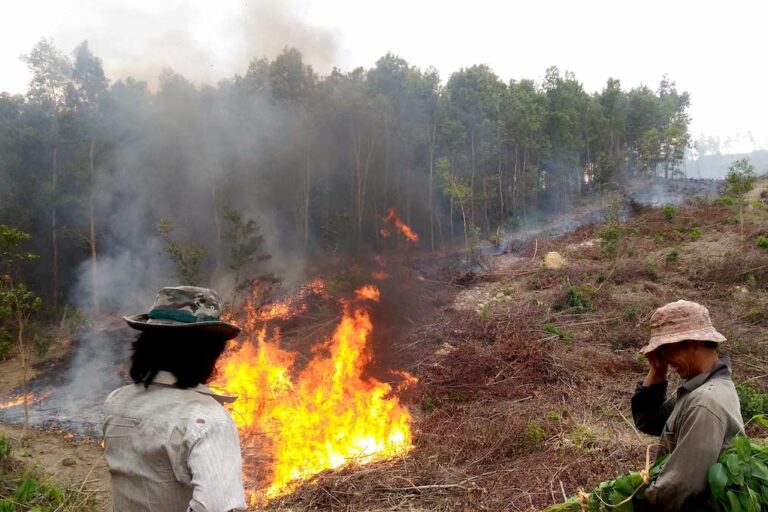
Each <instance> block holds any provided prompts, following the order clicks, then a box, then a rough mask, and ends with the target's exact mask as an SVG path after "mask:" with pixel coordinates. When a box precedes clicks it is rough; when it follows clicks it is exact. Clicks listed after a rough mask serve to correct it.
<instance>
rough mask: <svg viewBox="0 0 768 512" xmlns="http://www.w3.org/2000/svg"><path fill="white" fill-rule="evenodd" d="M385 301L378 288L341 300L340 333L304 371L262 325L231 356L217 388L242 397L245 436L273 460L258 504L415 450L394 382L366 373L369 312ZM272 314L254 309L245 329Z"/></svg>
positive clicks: (235, 409) (236, 413)
mask: <svg viewBox="0 0 768 512" xmlns="http://www.w3.org/2000/svg"><path fill="white" fill-rule="evenodd" d="M317 286H319V285H316V286H315V288H313V290H315V291H316V290H317ZM300 295H301V293H300ZM378 300H379V290H378V289H377V288H376V287H374V286H371V285H368V286H364V287H362V288H360V289H359V290H357V292H356V294H355V297H354V298H352V299H348V300H342V302H341V304H342V313H343V314H342V317H341V320H340V322H339V324H338V325H337V326H336V328H335V330H334V332H333V334H332V335H331V336H330V338H329V339H328V340H326V341H322V342H320V343H318V344H316V345H314V346H313V348H312V358H311V360H310V361H309V362H308V363H306V364H305V365H304V366H303V368H301V370H299V371H298V372H297V371H296V369H295V364H296V362H297V358H298V354H297V353H295V352H291V351H288V350H285V349H283V348H281V346H280V335H279V333H273V334H272V335H271V336H270V335H268V331H267V326H266V324H264V323H263V322H262V323H261V324H260V325H261V327H260V328H258V329H257V330H254V331H250V332H247V335H246V340H245V342H243V343H242V344H241V345H240V346H239V347H238V348H237V349H235V350H234V351H232V352H231V353H230V354H228V355H227V357H226V359H225V360H224V362H223V365H222V367H221V369H220V379H219V381H218V382H217V383H216V385H218V386H219V387H222V388H224V389H225V390H226V391H227V392H229V393H231V394H234V395H238V396H239V399H238V400H237V401H236V402H234V403H233V404H232V407H231V412H232V416H233V418H234V419H235V422H236V423H237V425H238V427H239V429H240V432H241V436H242V437H243V438H244V439H250V440H252V439H260V440H262V441H261V442H259V445H260V448H261V449H262V450H263V451H264V452H265V455H266V456H267V457H266V458H267V459H270V462H269V463H270V467H269V477H268V482H267V484H266V487H264V488H262V490H261V491H260V492H259V495H255V496H254V497H253V499H254V500H255V501H259V500H260V499H264V498H271V497H274V496H277V495H280V494H281V493H284V492H286V491H288V490H290V489H291V488H292V485H293V484H294V483H295V482H296V481H298V480H300V479H305V478H308V477H310V476H312V475H314V474H316V473H318V472H320V471H323V470H325V469H332V468H337V467H339V466H341V465H343V464H346V463H367V462H371V461H374V460H380V459H383V458H387V457H391V456H394V455H397V454H401V453H404V452H406V451H408V450H409V449H410V447H411V430H410V423H411V416H410V414H409V413H408V410H407V409H406V408H405V407H404V406H403V405H402V404H401V403H400V401H399V400H398V398H397V397H396V396H393V391H394V390H393V388H392V386H391V385H389V384H387V383H385V382H381V381H379V380H377V379H375V378H373V377H366V376H364V372H365V370H366V366H367V365H368V364H369V363H370V362H371V358H372V354H371V347H370V343H369V335H370V333H371V331H372V329H373V325H372V323H371V317H370V310H369V308H370V305H371V303H372V302H376V301H378ZM284 304H289V305H290V306H291V307H293V308H294V309H293V310H290V308H289V310H286V311H283V310H282V309H281V313H284V314H286V315H290V314H291V311H294V312H295V311H297V310H296V309H295V308H298V311H301V310H303V309H304V308H305V307H306V306H305V305H303V304H299V303H298V302H296V301H287V302H284ZM265 310H268V308H267V309H265V308H260V309H259V310H254V309H249V310H248V316H249V317H250V320H249V321H248V322H246V324H248V325H256V324H258V323H259V319H258V317H260V316H261V318H263V317H264V316H265V315H263V313H264V311H265ZM266 316H270V315H266ZM254 317H256V318H254ZM400 378H401V379H402V380H403V382H404V383H405V384H409V383H411V381H412V379H413V377H411V376H410V375H408V374H407V373H405V372H402V373H401V374H400ZM262 463H263V461H262ZM248 471H249V469H248V468H246V473H247V472H248ZM246 477H248V475H246Z"/></svg>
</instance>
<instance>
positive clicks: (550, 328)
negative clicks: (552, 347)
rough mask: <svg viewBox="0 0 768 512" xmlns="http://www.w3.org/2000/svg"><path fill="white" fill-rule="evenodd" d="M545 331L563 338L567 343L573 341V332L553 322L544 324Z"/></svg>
mask: <svg viewBox="0 0 768 512" xmlns="http://www.w3.org/2000/svg"><path fill="white" fill-rule="evenodd" d="M544 332H546V333H549V334H553V335H555V336H557V337H559V338H560V339H561V340H563V341H564V342H565V343H566V344H570V343H571V341H573V333H571V332H570V331H569V330H567V329H562V328H560V327H557V326H555V325H552V324H546V325H544Z"/></svg>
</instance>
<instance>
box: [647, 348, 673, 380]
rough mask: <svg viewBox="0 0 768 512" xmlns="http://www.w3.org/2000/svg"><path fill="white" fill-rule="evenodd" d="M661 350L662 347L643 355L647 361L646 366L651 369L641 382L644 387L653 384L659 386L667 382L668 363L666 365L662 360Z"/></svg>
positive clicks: (663, 359)
mask: <svg viewBox="0 0 768 512" xmlns="http://www.w3.org/2000/svg"><path fill="white" fill-rule="evenodd" d="M661 348H662V347H660V348H659V349H656V350H654V351H653V352H648V353H647V354H645V358H646V359H648V364H649V365H650V367H651V368H650V370H649V371H648V375H647V376H646V377H645V381H644V382H643V385H644V386H652V385H653V384H659V383H660V382H664V381H665V380H667V372H668V371H669V363H667V361H666V359H665V358H664V354H663V350H661Z"/></svg>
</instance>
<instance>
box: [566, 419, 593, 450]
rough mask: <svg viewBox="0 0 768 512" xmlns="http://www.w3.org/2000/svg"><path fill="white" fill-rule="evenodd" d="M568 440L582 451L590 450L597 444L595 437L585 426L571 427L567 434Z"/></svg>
mask: <svg viewBox="0 0 768 512" xmlns="http://www.w3.org/2000/svg"><path fill="white" fill-rule="evenodd" d="M568 439H570V440H571V442H572V443H573V444H574V445H576V446H577V447H579V448H581V449H582V450H590V449H592V448H594V447H595V445H596V444H597V436H596V435H595V433H594V432H592V431H591V430H590V429H589V427H587V426H586V425H577V426H575V427H573V428H572V429H571V431H570V432H568Z"/></svg>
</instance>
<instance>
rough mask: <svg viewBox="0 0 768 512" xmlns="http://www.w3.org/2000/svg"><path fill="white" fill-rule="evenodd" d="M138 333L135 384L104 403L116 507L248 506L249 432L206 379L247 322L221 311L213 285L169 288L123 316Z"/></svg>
mask: <svg viewBox="0 0 768 512" xmlns="http://www.w3.org/2000/svg"><path fill="white" fill-rule="evenodd" d="M124 320H125V321H126V322H127V323H128V325H129V326H131V327H132V328H134V329H137V330H138V331H140V332H139V335H138V337H137V339H136V341H135V342H134V344H133V355H132V357H131V369H130V376H131V379H132V380H133V382H134V383H133V384H131V385H128V386H124V387H121V388H119V389H116V390H115V391H113V392H112V393H111V394H110V395H109V396H108V397H107V400H106V403H105V420H104V440H105V454H106V459H107V465H108V466H109V471H110V474H111V475H112V505H113V510H114V511H115V512H150V511H152V512H154V511H158V510H162V511H169V512H173V511H178V512H184V511H194V512H228V511H231V510H245V508H246V504H245V494H244V492H243V478H242V458H241V454H240V439H239V436H238V432H237V427H236V426H235V423H234V421H233V420H232V417H231V416H230V414H229V412H228V411H227V410H226V409H224V407H223V406H222V404H224V403H227V402H231V401H233V400H234V398H233V397H228V396H224V395H221V394H217V393H214V392H213V391H211V390H210V389H209V388H208V387H207V386H206V385H205V384H206V383H207V382H209V381H210V379H211V378H212V376H213V373H214V369H215V366H216V361H217V360H218V358H219V357H220V356H221V354H222V353H223V351H224V348H225V345H226V342H227V340H230V339H232V338H234V337H236V336H237V335H238V334H239V333H240V328H239V327H237V326H236V325H233V324H231V323H229V322H225V321H222V320H221V301H220V299H219V296H218V295H217V294H216V292H214V291H213V290H210V289H207V288H198V287H194V286H178V287H169V288H163V289H162V290H160V292H159V293H158V295H157V298H156V299H155V303H154V305H153V307H152V308H151V309H150V311H149V312H148V313H145V314H140V315H134V316H128V317H124Z"/></svg>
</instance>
